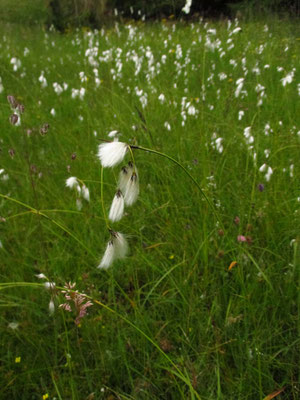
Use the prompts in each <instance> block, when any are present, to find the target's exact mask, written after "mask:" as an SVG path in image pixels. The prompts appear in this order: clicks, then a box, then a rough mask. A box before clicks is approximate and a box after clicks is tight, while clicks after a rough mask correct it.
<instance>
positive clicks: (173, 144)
mask: <svg viewBox="0 0 300 400" xmlns="http://www.w3.org/2000/svg"><path fill="white" fill-rule="evenodd" d="M266 24H267V25H268V26H267V27H266V26H265V25H266ZM239 26H240V27H241V28H242V29H241V31H239V32H238V33H235V34H233V33H232V31H233V29H234V28H235V26H234V23H233V25H232V26H231V27H230V29H228V26H227V23H226V24H225V23H224V22H207V23H199V22H193V24H186V23H180V22H179V23H178V22H177V23H173V22H172V20H170V19H169V20H167V21H164V22H162V23H161V22H155V23H153V24H144V23H142V22H141V21H137V22H134V21H131V22H130V24H129V23H127V24H126V25H124V26H123V25H121V24H118V25H116V26H114V27H113V28H109V29H104V30H103V31H102V32H101V31H100V32H99V31H96V32H95V31H87V30H86V29H82V30H79V29H77V30H76V31H75V32H68V33H66V34H61V33H58V32H55V31H50V32H42V31H41V30H39V29H24V28H23V27H16V26H13V27H9V26H5V27H4V28H2V31H1V35H2V37H3V43H5V44H4V45H2V47H1V51H0V77H1V81H0V82H1V90H0V92H1V93H0V103H1V107H0V121H1V143H0V147H1V152H0V162H1V163H0V170H1V172H0V241H1V242H0V243H1V245H0V259H1V262H0V281H1V283H0V306H1V317H0V337H1V344H2V346H1V349H0V361H1V362H0V376H1V393H0V399H1V400H2V399H3V400H6V399H12V400H13V399H16V400H19V399H20V398H22V400H23V399H24V400H27V399H28V400H29V399H42V398H43V396H44V399H46V398H47V396H46V395H48V396H49V398H50V399H53V398H57V399H78V400H82V399H89V400H91V399H93V398H94V399H95V400H96V399H97V400H98V399H99V400H102V399H103V400H104V399H106V400H108V399H109V400H110V399H113V398H116V399H119V398H120V399H122V400H123V399H130V400H132V399H138V400H140V399H141V400H143V399H145V400H146V399H147V400H148V399H149V400H150V399H151V400H162V399H172V400H177V399H178V400H179V399H182V400H186V399H191V400H192V399H199V398H200V399H202V400H216V399H218V400H221V399H226V400H246V399H247V400H252V399H255V400H256V399H261V400H262V399H264V398H265V397H266V396H267V395H268V394H270V393H272V392H274V391H275V390H278V389H281V388H284V391H283V392H282V393H281V394H280V396H277V397H278V399H280V400H297V399H299V392H300V386H299V379H298V375H299V332H300V325H299V311H300V302H299V285H300V274H299V259H300V257H299V249H300V244H299V240H300V239H299V204H300V203H299V190H298V186H297V185H298V182H299V180H300V176H299V171H300V165H299V126H300V119H299V118H300V115H299V112H298V108H297V105H298V102H299V86H298V82H299V71H298V69H297V68H298V65H299V40H297V33H296V32H297V31H296V28H297V26H296V25H295V23H293V22H290V21H286V20H285V21H280V20H278V19H271V20H268V21H267V20H264V21H263V23H261V22H257V21H252V22H249V23H245V22H239ZM213 29H216V32H215V34H214V31H213ZM209 30H211V31H210V32H208V31H209ZM208 38H209V40H211V41H216V40H218V41H219V42H217V43H216V46H217V45H218V43H219V47H218V48H217V47H216V48H215V49H213V48H211V49H209V48H208V47H207V45H206V44H205V43H207V40H208ZM229 39H231V40H229ZM94 47H98V54H97V56H95V57H94V60H91V59H90V60H89V59H88V56H87V53H86V52H87V50H88V49H89V48H91V49H94ZM25 48H27V49H28V50H27V51H26V52H24V49H25ZM221 48H222V50H221ZM121 50H122V51H121ZM180 50H181V51H182V56H180ZM223 50H224V52H225V54H223V55H222V56H221V54H222V51H223ZM90 53H91V52H90ZM90 55H91V54H90ZM163 56H165V57H163ZM99 57H101V59H99ZM12 58H17V59H19V60H20V61H21V65H20V66H19V67H18V68H17V70H16V71H15V70H14V69H13V64H12V63H11V60H12ZM163 60H165V61H163ZM92 61H97V62H99V65H98V66H95V65H93V62H92ZM234 61H235V62H236V64H235V63H234ZM139 63H140V66H141V69H140V71H139V72H138V73H137V67H138V65H139ZM121 65H122V67H121ZM152 67H154V70H153V68H152ZM95 68H96V69H97V70H98V74H99V79H100V80H101V83H100V85H99V86H98V87H97V84H96V80H95V77H96V75H95ZM257 69H259V72H258V70H257ZM278 69H279V70H278ZM42 71H43V76H44V77H45V78H46V80H47V86H46V87H42V82H41V81H40V80H39V78H40V76H41V75H42ZM82 72H84V75H85V76H86V77H87V79H86V80H83V81H82V80H81V78H80V73H82ZM290 72H293V73H294V76H293V79H292V82H290V83H287V84H286V86H283V82H282V79H283V78H284V77H285V76H286V75H287V74H288V73H290ZM221 74H226V77H225V78H223V77H222V79H221V78H220V76H222V75H221ZM81 76H82V74H81ZM241 77H244V78H245V82H244V87H243V90H246V94H245V93H244V94H243V95H242V94H241V95H240V96H238V97H236V96H235V91H236V87H237V84H236V82H237V80H238V79H240V78H241ZM54 83H58V84H60V85H61V86H62V87H64V83H65V84H67V85H68V87H67V88H66V89H64V90H63V91H62V92H61V93H60V94H59V95H58V94H57V93H55V91H54V88H53V84H54ZM258 84H260V85H262V86H264V87H265V95H266V96H265V97H263V103H262V104H261V105H260V106H258V100H259V99H260V96H261V95H260V93H261V91H260V90H258V89H257V87H258ZM2 86H3V88H2ZM65 87H66V86H65ZM80 88H84V89H85V95H84V98H83V100H80V99H79V98H78V97H77V98H72V89H77V90H79V89H80ZM141 90H143V93H146V94H147V100H148V103H147V106H145V107H144V108H143V107H142V104H141V101H140V96H139V95H138V94H137V92H140V91H141ZM160 94H164V96H165V101H164V102H162V101H160V100H159V96H160ZM8 95H14V96H15V97H16V100H17V101H18V102H19V103H22V104H24V105H25V112H24V114H22V124H21V126H19V127H18V126H13V125H11V124H10V122H9V116H10V115H11V114H12V110H11V109H10V106H9V104H8V102H7V96H8ZM183 102H185V104H187V102H189V103H190V104H189V105H190V106H193V107H195V109H196V110H197V114H195V115H193V113H192V112H190V113H189V112H188V108H184V110H185V114H184V113H182V111H184V110H183V109H182V104H183ZM52 109H55V116H54V115H53V113H52V114H51V113H50V111H51V110H52ZM191 110H192V109H191ZM239 111H244V116H243V118H242V119H238V115H239V114H238V113H239ZM183 115H185V117H186V119H184V118H183ZM166 122H168V123H169V124H170V128H171V129H170V130H169V129H168V128H167V126H168V125H166ZM183 122H185V124H184V125H183ZM44 123H49V125H50V128H49V131H48V133H47V134H45V135H41V134H40V128H41V127H42V126H43V124H44ZM266 125H270V128H269V131H268V134H266V133H265V132H266ZM246 127H251V134H252V135H253V138H254V142H253V143H251V146H253V148H250V147H249V144H247V143H246V140H245V136H244V130H245V128H246ZM29 129H30V131H29ZM113 129H117V130H118V131H119V132H121V133H122V136H120V140H122V141H124V142H127V143H131V144H139V145H142V146H146V147H150V148H153V149H155V150H157V151H161V152H164V153H167V154H169V155H170V156H172V157H173V158H175V159H177V160H179V161H180V162H181V163H182V164H183V165H184V167H185V168H186V169H187V170H188V171H189V173H190V174H191V175H192V176H193V177H195V179H196V181H197V182H198V183H199V184H200V186H201V188H202V190H203V191H204V193H205V195H206V196H207V197H208V199H209V200H210V202H211V203H212V204H213V205H214V207H215V210H216V213H217V215H218V218H216V215H215V214H214V213H213V212H211V209H210V207H209V206H208V204H207V202H206V201H205V199H204V197H203V196H202V194H201V193H200V192H199V190H198V188H197V186H196V185H194V184H193V181H192V180H190V179H187V176H186V174H185V173H184V171H183V170H182V169H180V168H178V166H177V165H175V164H174V163H171V162H169V161H168V160H167V159H165V158H162V157H159V156H158V155H154V154H149V153H146V152H141V151H140V152H139V151H138V150H134V158H135V161H136V164H137V167H138V170H139V177H140V188H141V190H140V196H139V199H138V201H137V203H136V204H135V205H134V206H132V207H131V208H129V207H128V208H127V209H126V215H125V216H124V218H123V219H122V220H121V221H119V222H118V223H116V224H114V226H113V227H114V229H116V230H118V231H120V232H122V233H124V234H127V235H128V242H129V246H130V249H131V250H130V254H129V256H128V257H127V258H126V259H125V260H118V261H117V262H116V263H114V264H113V265H112V267H111V268H110V269H108V270H107V271H103V270H98V269H97V268H96V267H97V265H98V264H99V261H100V259H101V256H102V254H103V251H104V249H105V246H106V243H107V241H108V240H109V232H108V231H107V229H106V226H105V222H104V217H103V210H102V207H101V201H102V200H104V210H105V212H108V210H109V207H110V203H111V200H112V198H113V196H114V193H115V190H116V185H117V180H118V172H119V169H118V167H116V168H111V169H105V170H104V191H103V196H101V167H100V162H99V160H98V159H97V156H96V153H97V147H98V145H99V143H100V142H101V139H106V138H107V133H108V132H109V131H111V130H113ZM214 134H216V135H217V136H218V137H219V138H220V137H221V138H222V145H223V151H222V152H219V151H218V150H217V149H216V141H215V139H216V138H215V136H214ZM253 151H255V152H256V155H257V157H256V159H255V158H254V157H253ZM126 157H127V158H126V160H127V161H128V160H129V159H130V154H127V156H126ZM263 163H267V164H268V165H270V166H272V168H273V175H272V177H271V179H270V180H269V181H267V180H266V179H265V172H260V170H259V169H260V166H261V165H262V164H263ZM291 165H294V169H293V170H292V169H291ZM292 172H293V173H292ZM70 176H76V177H78V178H79V179H80V180H81V181H83V182H85V184H86V185H87V186H88V188H89V189H90V193H91V201H90V202H89V203H88V202H85V203H83V207H82V209H81V210H78V208H77V207H76V198H77V192H76V191H75V190H73V191H72V190H70V189H69V188H67V187H66V186H65V181H66V179H67V178H68V177H70ZM262 183H263V184H264V188H263V189H264V190H259V189H258V185H259V184H262ZM260 188H261V186H260ZM236 217H239V218H238V219H237V218H236ZM238 235H244V236H246V237H247V241H246V242H239V241H238V240H237V237H238ZM233 261H236V262H237V264H236V265H235V266H234V267H233V268H232V269H231V270H230V271H229V270H228V268H229V266H230V265H231V263H232V262H233ZM39 273H44V274H45V275H47V277H48V278H49V280H50V281H51V282H53V281H54V282H55V283H56V286H57V289H56V290H53V291H51V290H50V291H49V290H47V289H46V288H45V287H44V285H43V282H44V281H43V280H39V279H38V278H37V277H36V274H39ZM68 281H72V282H76V283H77V286H76V288H77V289H78V290H79V291H81V292H85V293H86V294H87V295H88V296H90V297H91V298H92V299H95V300H96V301H97V300H99V301H100V302H101V303H100V304H99V303H96V301H95V300H93V301H94V303H95V304H94V305H93V307H90V309H89V314H88V315H87V316H86V317H85V318H84V319H83V321H82V324H81V326H80V327H78V326H76V325H75V323H74V313H69V312H66V311H63V310H62V309H61V308H59V307H58V305H59V304H60V303H62V302H63V301H64V295H63V294H62V293H61V287H62V286H63V285H64V283H65V282H68ZM41 282H42V283H41ZM51 298H52V299H53V300H54V302H55V306H56V309H55V311H54V314H53V315H49V311H48V310H49V309H48V305H49V301H50V299H51ZM12 323H15V324H18V325H17V327H16V325H14V324H12ZM276 400H277V399H276Z"/></svg>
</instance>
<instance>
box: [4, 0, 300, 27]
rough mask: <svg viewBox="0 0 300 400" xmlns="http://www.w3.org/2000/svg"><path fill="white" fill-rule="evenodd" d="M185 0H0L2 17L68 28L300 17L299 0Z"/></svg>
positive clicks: (16, 21)
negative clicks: (149, 21)
mask: <svg viewBox="0 0 300 400" xmlns="http://www.w3.org/2000/svg"><path fill="white" fill-rule="evenodd" d="M185 3H186V0H151V1H149V0H32V1H27V0H1V2H0V20H1V21H6V22H7V21H9V22H13V23H21V24H25V25H32V24H37V25H46V26H48V27H49V26H51V25H52V24H53V25H54V26H55V28H56V29H58V30H60V31H65V30H66V29H69V28H70V27H74V26H90V27H92V28H99V27H101V26H103V25H107V24H113V23H114V21H115V20H119V21H122V22H124V20H125V21H127V20H128V19H135V20H137V19H141V18H142V17H146V18H147V19H149V18H152V19H153V18H154V19H157V18H165V17H169V16H172V18H175V19H195V18H198V16H199V15H202V16H204V17H209V18H220V17H221V18H224V17H229V18H234V17H235V16H236V15H238V16H239V17H241V16H242V17H250V18H253V17H254V18H257V16H258V15H270V14H272V13H278V14H279V15H289V16H290V17H292V18H294V17H299V15H300V6H299V1H298V0H245V1H241V0H231V1H229V0H193V1H192V5H191V8H190V10H189V12H188V14H186V13H185V12H184V11H183V7H184V6H185Z"/></svg>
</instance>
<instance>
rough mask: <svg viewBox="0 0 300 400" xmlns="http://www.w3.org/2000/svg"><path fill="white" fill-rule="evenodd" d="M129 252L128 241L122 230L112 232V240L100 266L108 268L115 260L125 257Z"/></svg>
mask: <svg viewBox="0 0 300 400" xmlns="http://www.w3.org/2000/svg"><path fill="white" fill-rule="evenodd" d="M127 253H128V243H127V240H126V239H125V236H124V235H123V234H122V233H120V232H111V240H110V241H109V242H108V243H107V246H106V250H105V252H104V255H103V257H102V260H101V262H100V264H99V265H98V268H100V269H107V268H109V267H110V266H111V264H112V263H113V261H114V260H116V259H118V258H124V257H125V256H126V254H127Z"/></svg>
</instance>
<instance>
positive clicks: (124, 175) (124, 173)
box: [118, 161, 133, 193]
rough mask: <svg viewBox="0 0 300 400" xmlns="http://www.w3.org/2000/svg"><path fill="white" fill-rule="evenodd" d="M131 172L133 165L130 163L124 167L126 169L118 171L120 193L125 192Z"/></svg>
mask: <svg viewBox="0 0 300 400" xmlns="http://www.w3.org/2000/svg"><path fill="white" fill-rule="evenodd" d="M132 172H133V164H132V162H131V161H130V162H129V163H128V165H126V167H123V168H122V169H121V171H120V175H119V183H118V186H119V189H120V190H121V192H122V193H125V192H126V187H127V183H128V181H129V179H130V177H131V175H132Z"/></svg>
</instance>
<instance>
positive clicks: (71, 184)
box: [66, 176, 79, 189]
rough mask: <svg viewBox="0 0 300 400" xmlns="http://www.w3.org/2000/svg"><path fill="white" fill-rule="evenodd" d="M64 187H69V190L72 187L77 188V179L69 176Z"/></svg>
mask: <svg viewBox="0 0 300 400" xmlns="http://www.w3.org/2000/svg"><path fill="white" fill-rule="evenodd" d="M66 186H67V187H69V188H70V189H73V187H77V186H79V185H78V182H77V178H76V177H75V176H71V177H70V178H68V179H67V180H66Z"/></svg>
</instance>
